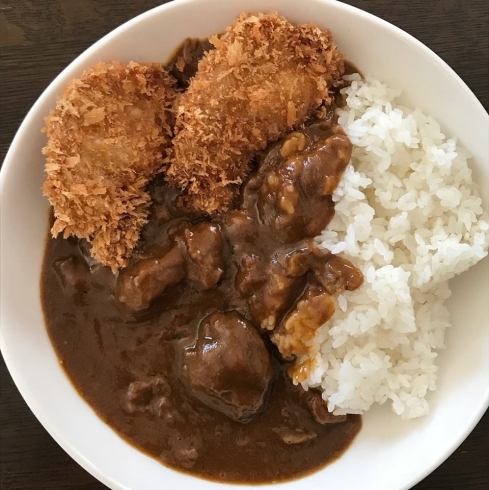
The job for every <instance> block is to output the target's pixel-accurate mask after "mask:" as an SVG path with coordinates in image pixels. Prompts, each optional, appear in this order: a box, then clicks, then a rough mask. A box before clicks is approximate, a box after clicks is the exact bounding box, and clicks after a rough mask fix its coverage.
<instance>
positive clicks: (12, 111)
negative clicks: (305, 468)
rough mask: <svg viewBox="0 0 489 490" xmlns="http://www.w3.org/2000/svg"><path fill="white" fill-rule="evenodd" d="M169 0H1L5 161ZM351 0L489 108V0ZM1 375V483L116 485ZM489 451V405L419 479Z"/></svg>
mask: <svg viewBox="0 0 489 490" xmlns="http://www.w3.org/2000/svg"><path fill="white" fill-rule="evenodd" d="M223 1H225V0H223ZM290 1H292V0H290ZM297 1H300V0H297ZM161 3H165V2H162V1H158V0H0V50H1V52H0V117H1V121H0V161H1V162H3V159H4V157H5V153H6V151H7V149H8V146H9V144H10V142H11V140H12V138H13V136H14V134H15V131H16V130H17V128H18V126H19V124H20V122H21V121H22V119H23V117H24V116H25V115H26V113H27V111H28V110H29V108H30V106H31V105H32V104H33V103H34V101H35V100H36V98H37V97H38V96H39V95H40V94H41V92H42V91H43V90H44V89H45V88H46V86H47V85H48V84H49V83H50V82H51V80H52V79H53V78H54V77H55V76H56V75H57V74H58V73H59V72H60V71H61V70H62V69H63V68H64V67H65V66H66V65H67V64H68V63H69V62H70V61H72V60H73V59H74V58H75V57H76V56H78V55H79V54H80V53H81V52H82V51H84V50H85V49H86V48H87V47H89V46H90V45H91V44H92V43H93V42H94V41H96V40H97V39H99V38H100V37H101V36H103V35H104V34H106V33H107V32H109V31H111V30H112V29H114V28H115V27H117V26H118V25H120V24H121V23H123V22H125V21H126V20H128V19H130V18H132V17H134V16H135V15H138V14H140V13H141V12H144V11H145V10H147V9H149V8H152V7H155V6H157V5H159V4H161ZM346 3H349V4H351V5H355V6H357V7H360V8H363V9H364V10H367V11H369V12H371V13H373V14H375V15H378V16H379V17H382V18H384V19H386V20H388V21H389V22H392V23H393V24H395V25H397V26H399V27H401V28H402V29H404V30H406V31H407V32H409V33H411V34H413V35H414V36H415V37H417V38H418V39H420V40H421V41H422V42H424V43H425V44H426V45H428V46H429V47H430V48H432V49H433V50H434V51H435V52H436V53H438V54H439V55H440V56H441V57H442V58H443V59H444V60H445V61H447V63H448V64H449V65H450V66H452V68H454V69H455V71H456V72H457V73H458V74H459V75H460V76H461V77H462V78H463V79H464V80H465V81H466V82H467V84H468V85H469V87H470V88H471V89H472V90H473V91H474V93H475V94H476V96H477V97H478V98H479V100H480V101H481V102H482V103H483V105H484V106H485V108H486V109H488V107H489V34H488V33H489V3H488V2H487V1H486V0H466V1H461V0H410V1H403V0H349V1H347V2H346ZM447 103H449V101H447ZM0 374H1V391H0V472H1V476H0V488H1V489H2V490H62V489H66V490H67V489H70V490H102V489H104V488H106V487H105V486H104V485H102V484H101V483H99V482H98V481H96V480H95V479H94V478H93V477H92V476H90V475H89V474H88V473H87V472H86V471H85V470H83V469H82V468H81V467H80V466H78V465H77V464H76V463H75V462H74V461H73V460H71V458H70V457H69V456H68V455H67V454H66V453H65V452H64V451H63V450H62V449H61V448H60V447H59V446H58V445H57V444H56V443H55V442H54V440H53V439H51V437H50V436H49V435H48V433H47V432H46V431H45V430H44V428H43V427H42V426H41V425H40V424H39V422H38V421H37V419H36V418H35V417H34V416H33V415H32V413H31V412H30V410H29V409H28V407H27V406H26V404H25V403H24V401H23V400H22V398H21V396H20V395H19V393H18V391H17V389H16V387H15V385H14V384H13V382H12V379H11V378H10V375H9V374H8V371H7V369H6V367H5V364H4V362H3V358H2V359H0ZM447 430H450V428H449V427H447ZM488 455H489V413H486V415H485V416H484V417H483V419H482V420H481V422H480V423H479V424H478V426H477V427H476V428H475V430H474V431H473V432H472V434H471V435H470V436H469V437H468V438H467V440H466V441H465V442H464V443H463V444H462V445H461V446H460V447H459V448H458V449H457V450H456V451H455V453H454V454H453V455H452V456H451V457H450V458H449V459H448V460H447V461H446V462H445V463H444V464H442V465H441V466H440V468H438V469H437V470H436V471H434V472H433V473H432V474H431V475H430V476H428V477H427V478H426V479H425V480H424V481H422V482H421V483H419V484H418V485H416V487H414V488H415V489H416V490H438V489H439V490H441V489H443V490H464V489H481V490H482V489H483V488H484V489H485V488H489V457H488ZM400 464H402V462H400ZM352 490H356V489H352Z"/></svg>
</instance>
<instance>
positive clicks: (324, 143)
mask: <svg viewBox="0 0 489 490" xmlns="http://www.w3.org/2000/svg"><path fill="white" fill-rule="evenodd" d="M289 138H292V140H290V141H289V139H286V140H285V141H284V143H283V146H282V150H283V151H282V152H281V154H282V155H284V156H287V158H285V159H284V160H283V161H282V162H281V163H280V165H278V167H277V168H276V169H274V170H272V171H270V172H269V174H268V175H267V176H266V178H265V179H264V181H263V185H262V187H261V189H260V191H259V198H258V203H257V204H258V211H259V215H260V218H261V220H262V221H263V222H264V223H265V224H266V225H268V226H269V227H270V228H271V230H272V231H273V232H274V233H275V236H276V238H277V239H280V240H281V241H282V242H285V243H291V242H294V241H297V240H300V239H301V238H304V237H312V236H315V235H318V234H319V233H320V232H321V231H322V230H323V229H324V228H325V227H326V225H327V224H328V223H329V222H330V221H331V219H332V218H333V216H334V208H333V206H332V201H331V194H332V193H333V191H334V190H335V189H336V187H337V186H338V183H339V181H340V178H341V175H342V174H343V171H344V170H345V168H346V166H347V165H348V162H349V160H350V156H351V150H352V145H351V143H350V140H349V139H348V137H347V136H346V135H345V134H344V132H343V131H342V130H341V129H338V131H337V132H335V133H334V134H333V135H331V136H329V137H327V138H325V139H324V140H320V141H318V142H317V143H316V144H315V145H314V146H312V147H311V148H310V149H307V150H305V151H303V152H301V151H299V150H300V148H301V147H302V148H304V146H306V145H305V144H302V143H301V141H299V140H298V139H297V136H296V133H293V134H292V135H291V136H290V137H289ZM289 146H290V147H293V148H292V150H290V149H289ZM298 151H299V152H298Z"/></svg>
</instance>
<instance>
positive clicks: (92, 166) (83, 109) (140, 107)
mask: <svg viewBox="0 0 489 490" xmlns="http://www.w3.org/2000/svg"><path fill="white" fill-rule="evenodd" d="M174 84H175V82H174V80H173V78H172V77H170V76H169V75H168V74H167V73H166V72H165V70H164V69H163V68H162V66H161V65H158V64H153V63H132V62H131V63H129V64H127V65H125V64H122V63H120V62H118V61H114V62H111V63H98V64H96V65H94V66H93V67H91V68H89V69H88V70H86V71H85V72H84V73H83V75H82V76H81V77H80V78H79V79H75V80H72V81H71V82H70V83H69V84H68V86H67V87H66V89H65V90H64V92H63V94H62V96H61V97H60V98H59V99H58V101H57V105H56V108H55V109H54V110H53V111H52V112H51V113H50V114H49V116H47V117H46V119H45V122H46V127H45V128H44V131H45V132H46V133H47V136H48V143H47V145H46V147H45V148H44V149H43V153H44V154H45V155H46V157H47V158H46V167H45V170H46V180H45V182H44V187H43V191H44V194H45V195H46V196H47V197H48V198H49V200H50V202H51V204H52V206H53V208H54V216H55V222H54V225H53V227H52V230H51V231H52V234H53V236H57V235H58V234H59V233H61V232H62V233H63V235H64V237H65V238H66V237H68V236H69V235H76V236H77V237H79V238H85V239H86V240H88V241H89V242H90V243H91V245H92V248H91V253H92V255H93V257H94V258H95V259H97V260H98V261H99V262H100V263H101V264H104V265H108V266H110V267H111V268H112V270H113V271H115V270H117V269H118V268H120V267H123V266H125V265H126V263H127V259H128V258H129V257H130V255H131V252H132V250H133V248H134V246H135V245H136V243H137V241H138V238H139V233H140V231H141V228H142V227H143V225H144V224H145V223H146V221H147V217H148V210H149V204H150V196H149V194H148V192H147V190H146V186H147V184H148V182H149V180H150V179H151V178H152V177H153V176H154V175H155V174H156V173H157V172H158V171H159V169H160V168H161V166H162V164H163V162H164V159H165V157H166V151H167V149H168V146H169V145H170V143H171V134H172V125H173V121H172V118H173V116H172V110H171V109H172V106H173V103H174V98H175V94H176V92H175V88H174Z"/></svg>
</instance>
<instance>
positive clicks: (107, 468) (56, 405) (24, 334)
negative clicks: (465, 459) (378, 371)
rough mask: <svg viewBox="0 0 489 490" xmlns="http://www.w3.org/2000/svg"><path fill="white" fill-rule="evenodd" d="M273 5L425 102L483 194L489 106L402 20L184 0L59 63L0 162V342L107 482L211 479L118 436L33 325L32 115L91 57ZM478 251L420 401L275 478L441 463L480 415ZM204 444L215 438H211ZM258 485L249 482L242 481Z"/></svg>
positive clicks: (37, 398) (357, 483)
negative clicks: (328, 458)
mask: <svg viewBox="0 0 489 490" xmlns="http://www.w3.org/2000/svg"><path fill="white" fill-rule="evenodd" d="M268 9H276V10H278V11H279V12H280V13H281V14H283V15H285V16H287V17H289V18H290V19H292V20H293V21H296V22H315V23H317V24H319V25H322V26H327V27H329V28H330V29H331V30H332V31H333V34H334V35H335V37H336V40H337V41H338V44H339V46H340V48H341V49H342V51H343V52H344V53H346V55H347V56H348V58H349V59H350V60H351V61H353V62H354V63H355V64H356V65H357V66H358V67H359V68H360V69H361V70H362V71H363V72H364V73H366V74H373V75H375V76H377V77H379V78H381V79H383V80H384V81H386V82H388V83H390V84H392V85H394V86H399V87H402V88H403V89H404V90H405V100H404V102H405V103H406V104H410V105H413V106H418V107H421V108H422V109H423V110H425V111H427V112H429V113H431V114H432V115H433V116H434V117H435V118H436V119H437V120H438V121H439V122H440V123H441V125H442V127H443V128H444V130H445V131H446V132H447V134H449V135H454V136H455V135H456V136H457V137H458V138H459V141H460V142H461V143H462V145H464V146H465V147H466V148H467V149H468V150H469V151H470V152H471V153H472V155H473V157H474V159H473V161H472V162H471V163H472V168H473V170H474V174H475V177H476V180H477V181H479V183H480V186H481V189H484V191H485V195H484V196H483V198H484V202H485V204H486V208H487V204H488V202H489V199H488V192H489V145H488V144H487V135H488V134H489V116H488V115H487V113H486V112H485V111H484V109H483V107H482V106H481V104H480V103H479V102H478V100H477V99H476V97H475V96H474V95H473V94H472V92H471V91H470V90H469V89H468V88H467V86H466V85H465V84H464V83H463V82H462V80H461V79H460V78H459V77H458V76H457V75H456V74H455V73H454V72H453V71H452V70H451V69H450V68H449V67H448V66H447V65H446V64H445V63H444V62H443V61H442V60H441V59H440V58H438V57H437V56H436V55H435V54H434V53H433V52H431V51H430V50H429V49H428V48H426V47H425V46H424V45H422V44H421V43H420V42H418V41H416V40H415V39H414V38H412V37H411V36H409V35H407V34H406V33H404V32H403V31H401V30H399V29H397V28H395V27H393V26H391V25H390V24H388V23H386V22H384V21H382V20H380V19H378V18H376V17H374V16H372V15H369V14H367V13H365V12H363V11H360V10H357V9H355V8H352V7H349V6H347V5H344V4H342V3H340V2H336V1H329V0H301V1H299V0H297V1H286V0H283V1H281V0H227V1H222V0H207V1H205V2H203V1H200V0H183V1H177V2H172V3H169V4H166V5H163V6H161V7H158V8H156V9H154V10H151V11H149V12H147V13H145V14H143V15H141V16H139V17H137V18H135V19H133V20H131V21H130V22H128V23H126V24H124V25H123V26H121V27H119V28H118V29H116V30H115V31H113V32H112V33H110V34H109V35H107V36H106V37H104V38H103V39H102V40H101V41H99V42H98V43H96V44H95V45H94V46H92V47H91V48H90V49H88V50H87V51H86V52H85V53H83V54H82V55H81V56H80V57H78V58H77V59H76V60H75V61H74V62H73V63H72V64H71V65H69V66H68V68H66V69H65V70H64V71H63V72H62V73H61V74H60V75H59V76H58V77H57V78H56V79H55V80H54V82H53V83H52V84H51V85H50V86H49V87H48V89H47V90H46V91H45V92H44V93H43V94H42V96H41V97H40V98H39V100H38V101H37V102H36V104H35V105H34V107H33V108H32V109H31V111H30V112H29V114H28V115H27V117H26V118H25V120H24V122H23V124H22V126H21V127H20V129H19V132H18V133H17V135H16V137H15V139H14V141H13V143H12V146H11V148H10V151H9V153H8V155H7V157H6V160H5V163H4V167H3V170H2V173H1V198H2V206H1V220H2V236H1V240H2V241H1V245H2V248H1V254H2V255H1V270H2V276H1V280H2V282H1V286H2V287H1V325H2V330H1V350H2V353H3V356H4V358H5V361H6V363H7V366H8V369H9V371H10V373H11V374H12V377H13V379H14V381H15V383H16V384H17V386H18V388H19V390H20V392H21V394H22V396H23V397H24V399H25V400H26V402H27V403H28V405H29V407H30V408H31V410H32V411H33V412H34V414H35V415H36V416H37V418H38V419H39V420H40V421H41V423H42V424H43V425H44V427H45V428H46V429H47V430H48V431H49V433H50V434H51V435H52V436H53V437H54V438H55V439H56V441H57V442H58V443H59V444H60V445H61V446H62V447H63V448H64V449H65V450H66V451H67V452H68V453H69V454H70V455H71V456H72V457H73V458H74V459H75V460H76V461H77V462H78V463H79V464H81V465H82V466H83V467H84V468H85V469H87V470H88V471H89V472H90V473H92V474H93V475H94V476H95V477H97V478H98V479H100V480H101V481H102V482H103V483H105V484H106V485H108V486H109V487H111V488H113V489H131V490H152V489H160V488H164V487H165V488H182V489H198V490H204V489H211V488H217V484H215V483H212V482H208V481H204V480H199V479H196V478H193V477H191V476H188V475H185V474H182V473H179V472H176V471H174V470H171V469H169V468H166V467H165V466H163V465H161V464H160V463H158V462H156V461H155V460H153V459H151V458H150V457H147V456H145V455H144V454H142V453H140V452H139V451H137V450H136V449H134V448H133V447H132V446H130V445H129V444H127V443H126V442H124V441H123V440H122V439H121V438H119V436H117V434H116V433H115V432H113V431H112V430H111V429H110V428H109V427H108V426H107V425H105V424H104V423H103V422H102V421H101V420H100V419H99V418H98V417H97V416H96V415H95V413H94V412H93V411H92V409H91V408H90V407H89V405H87V404H86V403H85V402H84V401H83V400H82V399H81V397H80V396H79V395H78V393H77V392H76V390H75V389H74V388H73V386H72V385H71V383H70V382H69V381H68V378H67V377H66V376H65V374H64V372H63V371H62V369H61V367H60V365H59V363H58V360H57V358H56V355H55V353H54V350H53V347H52V346H51V343H50V341H49V338H48V335H47V333H46V329H45V327H44V321H43V314H42V310H41V304H40V298H39V277H40V271H41V261H42V257H43V249H44V240H45V236H46V232H47V216H48V203H47V201H46V199H44V198H43V197H42V195H41V190H40V189H41V183H42V180H43V165H44V158H43V157H42V155H41V148H42V147H43V145H44V144H45V136H44V135H43V134H41V132H40V130H41V128H42V127H43V117H44V116H45V115H46V114H47V113H48V112H49V110H50V109H51V108H52V107H54V105H55V101H56V96H57V95H58V94H59V93H60V92H61V91H62V89H63V87H64V86H65V84H66V83H67V82H68V80H70V79H71V78H73V77H76V76H78V75H80V74H81V72H82V71H83V70H84V69H85V68H86V67H88V66H89V65H91V64H93V63H95V62H97V61H101V60H106V61H108V60H112V59H119V60H121V61H130V60H136V61H165V60H167V59H168V57H169V56H170V55H171V53H172V52H173V50H174V49H175V47H176V46H177V45H178V44H179V43H180V42H181V41H182V40H183V39H185V38H186V37H188V36H193V37H195V36H197V37H205V36H208V35H210V34H214V33H217V32H220V31H222V30H223V29H224V27H225V26H227V25H228V24H229V23H231V22H232V21H233V20H234V18H235V17H236V15H237V14H238V13H240V12H241V11H243V10H252V11H253V10H254V11H266V10H268ZM488 277H489V261H488V260H487V259H486V260H485V261H483V262H482V263H479V264H478V265H477V266H476V267H475V268H473V269H472V270H471V271H470V272H468V273H466V274H464V275H463V276H461V277H459V278H457V279H456V280H454V281H452V284H451V285H452V288H453V291H454V293H453V296H452V299H451V300H450V302H449V307H450V310H451V312H452V314H453V328H451V329H450V331H449V332H448V334H447V344H448V348H447V349H446V350H445V351H443V352H442V353H441V354H440V357H439V365H440V379H439V382H438V385H439V387H438V391H437V392H436V393H435V394H433V395H431V396H430V397H429V401H430V404H431V412H430V414H429V415H428V416H426V417H425V418H423V419H420V420H416V421H408V422H407V421H402V420H401V419H400V418H398V417H396V416H394V414H393V413H392V412H391V411H390V409H389V408H387V407H381V408H377V409H374V410H372V411H371V412H369V413H368V414H367V415H365V416H364V426H363V429H362V431H361V432H360V434H359V435H358V437H357V438H356V439H355V441H354V443H353V445H352V446H351V448H350V449H349V450H348V451H347V452H346V453H345V454H344V455H343V456H342V457H341V458H340V459H339V460H338V461H336V462H335V463H333V464H331V465H329V466H327V467H326V468H324V469H323V470H321V471H319V472H317V473H314V474H312V475H310V476H308V477H306V478H303V479H301V480H297V481H293V482H288V483H284V484H281V485H280V487H281V488H284V489H289V488H290V489H293V490H299V489H307V490H312V489H319V488H323V487H324V486H325V485H327V486H328V488H332V489H334V490H355V489H357V488H362V489H363V490H373V489H375V490H400V489H407V488H410V487H411V486H412V485H414V484H415V483H417V482H418V481H419V480H421V479H422V478H423V477H424V476H426V475H427V474H428V473H430V472H431V471H433V470H434V469H435V468H436V467H437V466H438V465H439V464H440V463H441V462H443V461H444V460H445V459H446V458H447V457H448V456H449V455H450V454H451V453H452V452H453V451H454V450H455V448H456V447H457V446H458V445H459V444H460V443H461V442H462V440H463V439H464V438H465V437H466V436H467V435H468V434H469V432H470V431H471V430H472V429H473V427H474V426H475V424H476V423H477V422H478V420H479V419H480V417H481V416H482V414H483V413H484V411H485V409H486V408H487V406H488V400H489V328H488V308H487V298H488V297H489V283H488ZM216 450H219V449H218V448H216ZM245 488H256V487H254V486H253V487H245Z"/></svg>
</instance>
